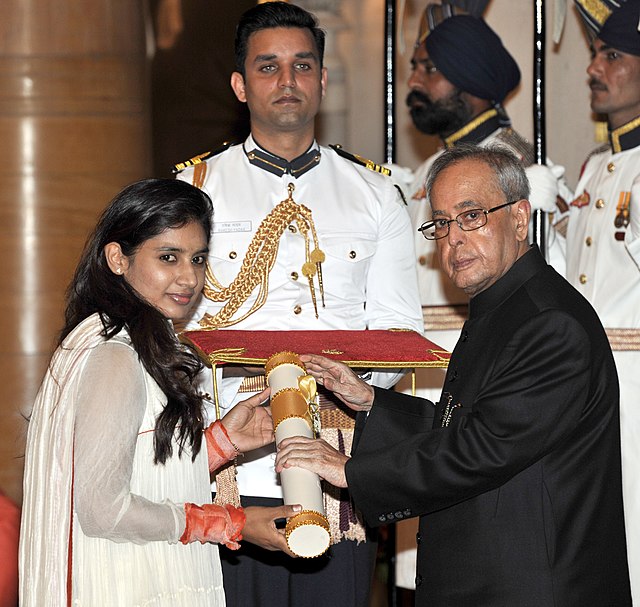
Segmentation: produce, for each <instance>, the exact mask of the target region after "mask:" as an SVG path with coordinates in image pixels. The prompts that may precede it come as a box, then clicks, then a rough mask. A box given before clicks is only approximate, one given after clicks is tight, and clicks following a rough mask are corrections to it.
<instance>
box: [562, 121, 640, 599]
mask: <svg viewBox="0 0 640 607" xmlns="http://www.w3.org/2000/svg"><path fill="white" fill-rule="evenodd" d="M635 122H637V123H638V126H637V127H636V130H637V131H638V130H640V118H639V119H637V120H636V121H635ZM625 126H626V125H625ZM623 128H624V127H623ZM635 135H637V137H636V140H637V139H638V138H640V132H639V133H635ZM625 193H626V194H625ZM629 193H630V198H629ZM587 194H588V204H586V205H584V206H577V204H576V203H578V202H579V201H585V200H586V199H587ZM625 198H626V199H627V200H628V201H629V202H630V204H629V210H630V213H631V215H633V214H634V213H636V214H637V213H640V145H637V146H636V147H633V148H630V149H626V150H623V151H618V152H617V153H616V152H614V151H613V150H612V149H610V148H609V149H607V150H605V151H600V152H599V153H596V154H594V155H592V156H591V157H590V158H589V159H588V161H587V163H586V165H585V168H584V171H583V173H582V175H581V177H580V180H579V182H578V186H577V188H576V199H575V201H574V204H572V206H571V210H570V214H569V225H568V229H567V279H568V280H569V282H570V283H571V284H572V285H573V286H574V287H575V288H576V289H578V291H580V293H582V294H583V295H584V296H585V297H586V298H587V299H588V300H589V302H590V303H591V304H592V305H593V307H594V308H595V310H596V312H597V313H598V315H599V316H600V320H601V321H602V324H603V325H604V327H605V329H607V331H608V333H610V331H609V330H611V329H635V330H636V332H638V331H640V231H636V230H637V229H638V228H635V230H634V229H632V227H633V226H632V225H629V226H628V227H626V228H624V227H622V228H618V227H616V226H615V225H614V221H615V219H616V215H617V213H618V204H619V202H621V201H622V202H624V200H625ZM636 218H637V215H636ZM636 226H638V227H640V222H637V223H636ZM634 232H635V233H634ZM616 235H617V236H616ZM610 340H611V344H612V349H613V350H614V352H613V354H614V358H615V361H616V366H617V368H618V377H619V381H620V427H621V443H622V480H623V494H624V506H625V524H626V533H627V552H628V556H629V573H630V576H631V593H632V597H633V599H634V604H638V605H640V343H639V342H640V337H636V338H635V350H620V349H618V348H619V347H620V345H619V344H617V343H616V340H615V339H613V338H611V336H610Z"/></svg>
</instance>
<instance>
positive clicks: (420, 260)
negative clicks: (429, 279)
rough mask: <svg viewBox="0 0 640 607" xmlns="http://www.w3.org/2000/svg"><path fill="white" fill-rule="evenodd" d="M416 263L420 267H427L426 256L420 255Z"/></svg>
mask: <svg viewBox="0 0 640 607" xmlns="http://www.w3.org/2000/svg"><path fill="white" fill-rule="evenodd" d="M418 263H419V264H420V265H421V266H426V265H427V257H426V255H420V257H418Z"/></svg>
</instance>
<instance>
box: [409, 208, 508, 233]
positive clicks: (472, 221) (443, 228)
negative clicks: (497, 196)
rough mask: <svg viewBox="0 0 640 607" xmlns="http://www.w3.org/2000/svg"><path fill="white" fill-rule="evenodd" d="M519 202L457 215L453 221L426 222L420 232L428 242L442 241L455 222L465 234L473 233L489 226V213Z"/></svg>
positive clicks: (436, 220)
mask: <svg viewBox="0 0 640 607" xmlns="http://www.w3.org/2000/svg"><path fill="white" fill-rule="evenodd" d="M514 202H518V201H517V200H512V201H511V202H505V203H504V204H499V205H498V206H497V207H492V208H491V209H488V210H487V209H469V210H468V211H464V212H463V213H460V214H459V215H456V216H455V217H454V218H453V219H434V220H433V221H425V222H424V223H423V224H422V225H421V226H420V227H419V228H418V232H422V235H423V236H424V237H425V238H426V239H427V240H440V239H441V238H444V237H445V236H447V235H448V234H449V227H450V226H451V224H452V223H453V222H455V223H457V224H458V227H459V228H460V229H461V230H462V231H463V232H473V230H479V229H480V228H481V227H482V226H484V225H486V224H487V218H488V215H489V213H493V212H494V211H498V210H500V209H504V208H505V207H508V206H509V205H510V204H513V203H514Z"/></svg>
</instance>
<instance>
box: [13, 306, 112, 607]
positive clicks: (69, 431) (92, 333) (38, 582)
mask: <svg viewBox="0 0 640 607" xmlns="http://www.w3.org/2000/svg"><path fill="white" fill-rule="evenodd" d="M102 329H103V325H102V322H101V320H100V317H99V315H98V314H93V315H92V316H89V317H88V318H86V319H85V320H84V321H82V322H81V323H80V324H79V325H78V326H77V327H76V328H75V329H74V330H73V331H72V332H71V333H70V334H69V335H68V336H67V337H66V339H65V340H64V342H63V343H62V345H61V346H60V347H59V348H58V349H57V350H56V351H55V353H54V355H53V357H52V359H51V362H50V363H49V367H48V369H47V372H46V374H45V377H44V380H43V382H42V385H41V386H40V390H39V391H38V395H37V397H36V401H35V404H34V406H33V411H32V413H31V419H30V422H29V431H28V435H27V447H26V461H25V471H24V482H23V485H24V501H23V507H22V523H21V527H20V561H19V562H20V605H21V607H45V606H46V605H52V606H55V607H64V606H66V605H70V604H71V597H68V596H67V583H68V579H69V565H70V563H71V556H72V555H71V551H70V539H71V538H70V529H71V513H72V508H73V504H72V491H73V429H74V419H75V410H76V395H77V392H78V379H79V378H80V376H81V374H82V370H83V369H84V366H85V364H86V362H87V359H88V358H89V354H90V353H91V351H92V349H93V348H95V347H96V346H97V345H99V344H100V343H102V342H103V341H104V337H103V336H101V335H100V333H101V331H102Z"/></svg>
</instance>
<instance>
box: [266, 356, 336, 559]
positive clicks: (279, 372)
mask: <svg viewBox="0 0 640 607" xmlns="http://www.w3.org/2000/svg"><path fill="white" fill-rule="evenodd" d="M265 373H266V376H267V385H268V386H269V387H270V388H271V414H272V415H273V428H274V430H275V434H276V444H278V443H279V442H280V441H281V440H283V439H285V438H289V437H291V436H306V437H307V438H313V437H314V432H313V421H312V417H311V412H310V407H309V403H310V401H311V400H312V399H313V398H314V397H315V392H316V385H315V380H314V379H313V377H311V376H310V375H307V372H306V369H305V366H304V364H303V363H302V362H301V361H300V358H299V357H298V355H297V354H295V353H294V352H278V353H277V354H274V355H273V356H271V358H269V360H267V363H266V365H265ZM280 480H281V483H282V493H283V497H284V503H285V504H301V505H302V512H299V513H298V514H296V515H294V516H292V517H291V518H290V519H289V520H288V521H287V525H286V527H285V536H286V538H287V544H288V545H289V549H290V550H291V552H293V553H294V554H296V555H298V556H302V557H307V558H311V557H315V556H320V555H321V554H323V553H324V552H325V551H326V550H327V548H328V547H329V544H330V543H331V535H330V533H329V521H328V520H327V517H326V516H325V512H324V502H323V499H322V487H321V485H320V478H319V477H318V475H317V474H315V473H314V472H310V471H309V470H304V469H302V468H287V469H285V470H283V471H282V472H281V473H280Z"/></svg>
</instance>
